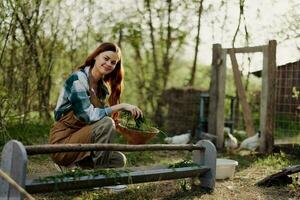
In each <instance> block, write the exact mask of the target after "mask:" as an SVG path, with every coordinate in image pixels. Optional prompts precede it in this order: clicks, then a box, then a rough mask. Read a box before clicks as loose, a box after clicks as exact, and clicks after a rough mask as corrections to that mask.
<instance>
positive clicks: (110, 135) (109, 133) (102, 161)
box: [91, 117, 126, 168]
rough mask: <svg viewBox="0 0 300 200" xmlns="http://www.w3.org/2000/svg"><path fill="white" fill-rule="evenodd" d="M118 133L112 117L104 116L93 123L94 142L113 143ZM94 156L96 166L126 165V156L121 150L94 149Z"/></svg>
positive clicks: (92, 139) (92, 140)
mask: <svg viewBox="0 0 300 200" xmlns="http://www.w3.org/2000/svg"><path fill="white" fill-rule="evenodd" d="M115 134H116V125H115V122H114V120H113V119H112V118H110V117H104V118H103V119H101V120H99V121H98V122H96V123H94V124H93V125H92V138H91V142H92V143H99V144H107V143H112V141H113V139H114V137H115ZM92 158H93V162H94V165H95V166H96V167H103V168H107V167H124V166H125V164H126V157H125V155H124V154H123V153H121V152H111V151H93V153H92Z"/></svg>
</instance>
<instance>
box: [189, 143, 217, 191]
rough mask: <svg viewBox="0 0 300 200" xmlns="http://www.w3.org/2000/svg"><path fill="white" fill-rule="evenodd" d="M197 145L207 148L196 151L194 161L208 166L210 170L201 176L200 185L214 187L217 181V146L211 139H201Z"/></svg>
mask: <svg viewBox="0 0 300 200" xmlns="http://www.w3.org/2000/svg"><path fill="white" fill-rule="evenodd" d="M197 145H199V146H202V147H204V148H205V151H204V152H203V151H194V152H193V161H194V162H195V163H197V164H198V165H200V166H202V165H203V166H207V167H208V168H209V169H210V170H209V171H208V172H207V173H205V174H203V175H202V176H201V177H200V181H201V183H200V187H202V188H209V189H214V187H215V182H216V162H217V161H216V160H217V150H216V147H215V146H214V145H213V143H211V142H210V141H209V140H200V141H199V142H197Z"/></svg>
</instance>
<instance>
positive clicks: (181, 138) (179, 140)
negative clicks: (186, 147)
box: [164, 133, 191, 144]
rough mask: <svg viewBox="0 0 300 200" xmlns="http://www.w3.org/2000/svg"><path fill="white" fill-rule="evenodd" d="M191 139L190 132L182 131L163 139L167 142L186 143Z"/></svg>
mask: <svg viewBox="0 0 300 200" xmlns="http://www.w3.org/2000/svg"><path fill="white" fill-rule="evenodd" d="M190 139H191V133H184V134H181V135H175V136H173V137H166V138H165V139H164V140H165V142H166V143H168V144H187V143H188V142H189V141H190Z"/></svg>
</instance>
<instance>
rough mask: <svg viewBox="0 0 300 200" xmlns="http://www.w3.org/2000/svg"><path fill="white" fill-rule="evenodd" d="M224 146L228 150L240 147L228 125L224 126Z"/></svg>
mask: <svg viewBox="0 0 300 200" xmlns="http://www.w3.org/2000/svg"><path fill="white" fill-rule="evenodd" d="M224 146H225V148H226V149H227V150H234V149H236V148H237V147H238V141H237V139H236V138H235V137H234V136H233V135H232V134H231V133H230V129H229V128H228V127H224Z"/></svg>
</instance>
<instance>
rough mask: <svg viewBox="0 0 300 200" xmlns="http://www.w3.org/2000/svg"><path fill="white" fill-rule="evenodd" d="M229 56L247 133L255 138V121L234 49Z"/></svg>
mask: <svg viewBox="0 0 300 200" xmlns="http://www.w3.org/2000/svg"><path fill="white" fill-rule="evenodd" d="M229 55H230V58H231V63H232V70H233V77H234V82H235V85H236V88H237V91H238V96H239V99H240V100H241V104H242V109H243V116H244V121H245V126H246V132H247V134H248V136H253V135H255V129H254V123H253V119H252V114H251V110H250V106H249V104H248V102H247V97H246V93H245V89H244V87H243V83H242V79H241V76H240V71H239V66H238V63H237V60H236V57H235V51H234V49H230V50H229Z"/></svg>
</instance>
